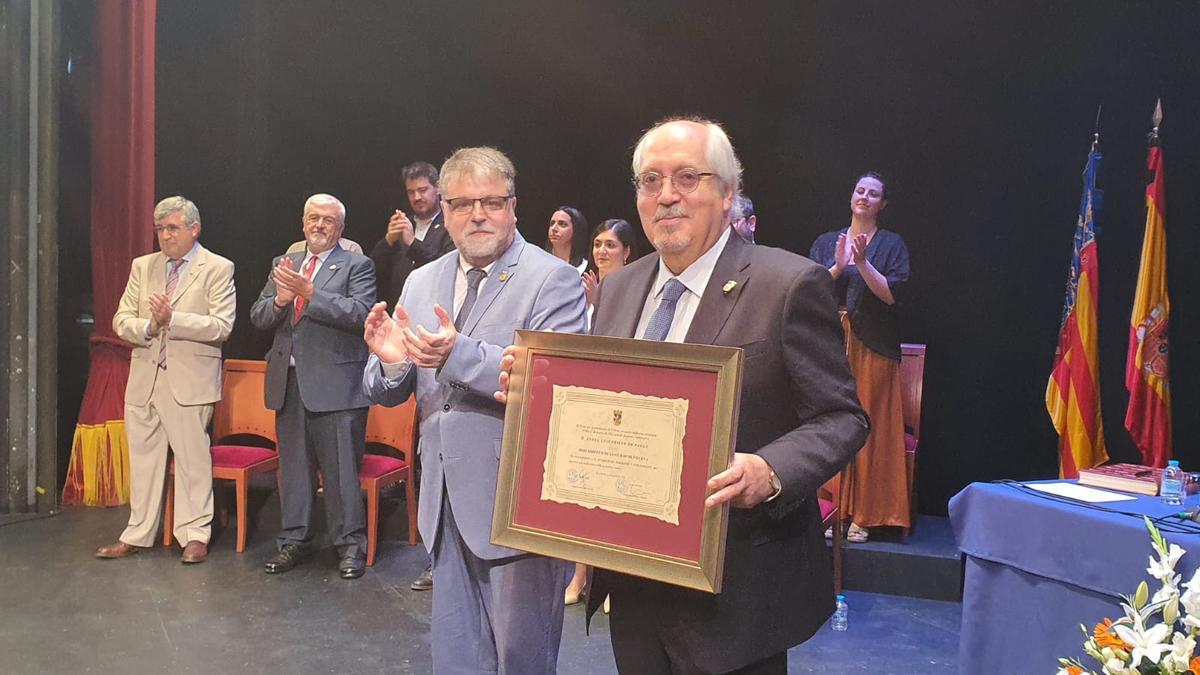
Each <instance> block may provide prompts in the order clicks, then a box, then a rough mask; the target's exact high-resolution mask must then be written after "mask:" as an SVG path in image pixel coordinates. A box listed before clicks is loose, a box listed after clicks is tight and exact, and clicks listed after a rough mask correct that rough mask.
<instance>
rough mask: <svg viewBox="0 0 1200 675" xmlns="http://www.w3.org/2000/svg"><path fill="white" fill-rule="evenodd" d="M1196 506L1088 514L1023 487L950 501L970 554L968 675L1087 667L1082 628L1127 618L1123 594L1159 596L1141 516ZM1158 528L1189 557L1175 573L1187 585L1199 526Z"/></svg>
mask: <svg viewBox="0 0 1200 675" xmlns="http://www.w3.org/2000/svg"><path fill="white" fill-rule="evenodd" d="M1042 482H1047V483H1048V482H1057V481H1042ZM1118 494H1124V493H1118ZM1130 496H1132V495H1130ZM1198 506H1200V496H1197V495H1192V496H1190V497H1188V499H1187V502H1186V503H1185V505H1184V506H1183V507H1179V506H1168V505H1166V504H1163V503H1162V501H1161V500H1160V499H1159V498H1158V497H1141V496H1139V497H1137V499H1135V500H1133V501H1117V502H1101V503H1096V504H1085V503H1081V502H1075V501H1073V500H1070V499H1064V498H1060V497H1056V496H1054V495H1049V494H1045V493H1042V492H1037V491H1035V490H1033V489H1032V488H1030V487H1028V486H1026V485H1022V484H1019V483H1003V482H1002V483H972V484H971V485H968V486H967V487H966V488H965V489H964V490H963V491H962V492H960V493H958V494H957V495H955V496H954V498H953V499H951V500H950V521H951V524H952V525H953V527H954V536H955V539H956V540H957V542H958V548H959V550H961V551H962V552H963V553H964V554H966V569H965V575H964V581H963V612H962V637H961V642H960V645H959V661H958V662H959V666H960V668H961V672H964V673H999V674H1002V673H1019V674H1022V675H1023V674H1025V673H1052V672H1054V671H1055V669H1057V668H1058V659H1059V657H1073V658H1079V659H1081V660H1083V661H1084V662H1085V663H1086V662H1088V661H1089V660H1090V659H1089V658H1088V657H1087V656H1086V655H1085V654H1084V652H1083V641H1084V637H1083V634H1082V633H1080V631H1079V625H1080V624H1083V625H1085V626H1087V628H1088V630H1089V631H1090V630H1091V629H1092V627H1093V626H1095V625H1096V624H1097V623H1098V622H1100V621H1101V620H1102V619H1104V618H1105V617H1109V618H1113V619H1116V618H1119V617H1121V616H1124V613H1123V612H1122V610H1121V607H1120V602H1121V598H1120V596H1121V594H1125V595H1132V594H1133V592H1134V591H1135V590H1136V589H1137V586H1138V584H1139V583H1141V582H1142V581H1146V582H1147V583H1148V584H1149V585H1150V591H1151V593H1153V592H1154V591H1156V590H1157V589H1158V588H1159V586H1160V584H1159V582H1158V581H1157V580H1155V579H1152V578H1151V577H1150V575H1149V574H1147V573H1146V568H1147V567H1148V566H1149V560H1150V556H1152V555H1155V553H1154V549H1153V546H1152V544H1151V542H1150V534H1149V532H1148V531H1147V530H1146V525H1145V522H1143V520H1142V515H1143V514H1144V515H1146V516H1149V517H1150V518H1151V519H1154V518H1160V517H1166V516H1170V515H1171V514H1173V513H1178V512H1180V511H1181V510H1184V509H1188V510H1191V509H1195V508H1197V507H1198ZM1159 527H1160V529H1161V530H1162V532H1163V536H1164V537H1165V538H1166V539H1167V541H1168V542H1171V543H1174V544H1178V545H1180V546H1182V547H1183V548H1184V549H1185V550H1187V551H1188V553H1187V554H1186V555H1184V556H1183V558H1182V559H1181V560H1180V561H1179V563H1178V564H1177V565H1176V567H1175V571H1176V573H1178V574H1182V575H1183V581H1187V580H1188V579H1190V578H1191V575H1192V572H1193V571H1195V569H1196V567H1197V566H1198V565H1200V525H1197V524H1196V523H1192V522H1191V521H1184V520H1182V519H1174V518H1172V519H1168V520H1164V521H1163V522H1162V523H1161V524H1160V526H1159ZM1156 557H1157V556H1156Z"/></svg>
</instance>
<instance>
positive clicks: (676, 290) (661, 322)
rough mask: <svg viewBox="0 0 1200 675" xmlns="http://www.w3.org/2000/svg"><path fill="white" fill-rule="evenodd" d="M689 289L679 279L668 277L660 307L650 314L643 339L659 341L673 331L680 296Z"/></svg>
mask: <svg viewBox="0 0 1200 675" xmlns="http://www.w3.org/2000/svg"><path fill="white" fill-rule="evenodd" d="M686 290H687V286H684V285H683V284H682V283H681V282H680V281H679V280H678V279H668V280H667V283H666V284H665V285H664V286H663V291H662V300H661V301H660V302H659V303H658V308H657V309H655V310H654V313H653V314H651V315H650V323H648V324H646V334H645V335H643V336H642V339H643V340H658V341H659V342H661V341H663V340H665V339H667V334H668V333H670V332H671V321H673V320H674V319H675V305H676V304H677V303H678V302H679V296H681V295H683V292H684V291H686Z"/></svg>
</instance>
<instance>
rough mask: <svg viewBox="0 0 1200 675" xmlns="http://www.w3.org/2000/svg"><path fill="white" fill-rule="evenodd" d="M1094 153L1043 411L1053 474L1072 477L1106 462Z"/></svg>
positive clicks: (1096, 158)
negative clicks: (1054, 443) (1050, 435)
mask: <svg viewBox="0 0 1200 675" xmlns="http://www.w3.org/2000/svg"><path fill="white" fill-rule="evenodd" d="M1099 168H1100V151H1099V150H1098V149H1097V147H1096V145H1095V144H1093V146H1092V151H1091V153H1089V154H1088V161H1087V166H1086V167H1084V170H1083V197H1082V199H1080V202H1079V218H1078V219H1077V220H1076V222H1075V248H1074V250H1073V251H1072V255H1071V268H1070V270H1069V271H1068V273H1067V293H1066V299H1065V301H1064V302H1063V312H1062V322H1061V323H1060V325H1059V328H1058V348H1057V349H1056V350H1055V351H1054V368H1053V370H1051V372H1050V381H1049V382H1048V383H1047V384H1046V411H1047V412H1049V413H1050V421H1051V422H1053V423H1054V429H1055V431H1057V432H1058V448H1059V469H1058V471H1059V475H1060V476H1062V477H1064V478H1076V477H1078V476H1079V470H1080V469H1090V468H1091V467H1093V466H1097V465H1099V464H1103V463H1104V462H1106V461H1107V460H1108V452H1107V451H1105V449H1104V424H1103V422H1102V421H1101V419H1100V370H1099V368H1098V366H1097V363H1096V345H1097V331H1096V323H1097V322H1096V314H1097V296H1098V292H1097V289H1098V286H1099V271H1098V265H1097V254H1098V251H1097V248H1096V223H1095V218H1094V216H1095V212H1096V211H1098V210H1099V201H1100V196H1101V195H1100V191H1099V190H1097V189H1096V173H1097V171H1098V170H1099Z"/></svg>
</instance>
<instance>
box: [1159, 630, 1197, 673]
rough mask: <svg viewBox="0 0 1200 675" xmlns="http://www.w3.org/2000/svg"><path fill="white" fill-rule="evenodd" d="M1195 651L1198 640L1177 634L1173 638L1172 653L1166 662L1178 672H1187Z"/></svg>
mask: <svg viewBox="0 0 1200 675" xmlns="http://www.w3.org/2000/svg"><path fill="white" fill-rule="evenodd" d="M1195 651H1196V638H1194V637H1192V636H1190V635H1184V634H1183V633H1175V634H1174V635H1172V636H1171V653H1170V654H1168V655H1167V658H1166V659H1164V661H1168V663H1167V665H1169V666H1171V667H1172V668H1173V669H1175V670H1176V671H1179V672H1185V671H1187V669H1188V664H1189V663H1190V662H1191V660H1192V654H1193V652H1195Z"/></svg>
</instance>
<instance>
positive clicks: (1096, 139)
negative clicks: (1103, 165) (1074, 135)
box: [1092, 103, 1104, 152]
mask: <svg viewBox="0 0 1200 675" xmlns="http://www.w3.org/2000/svg"><path fill="white" fill-rule="evenodd" d="M1103 109H1104V104H1103V103H1101V104H1100V105H1098V106H1096V131H1095V132H1094V133H1093V134H1092V152H1096V150H1097V149H1098V148H1099V147H1100V111H1101V110H1103Z"/></svg>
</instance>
